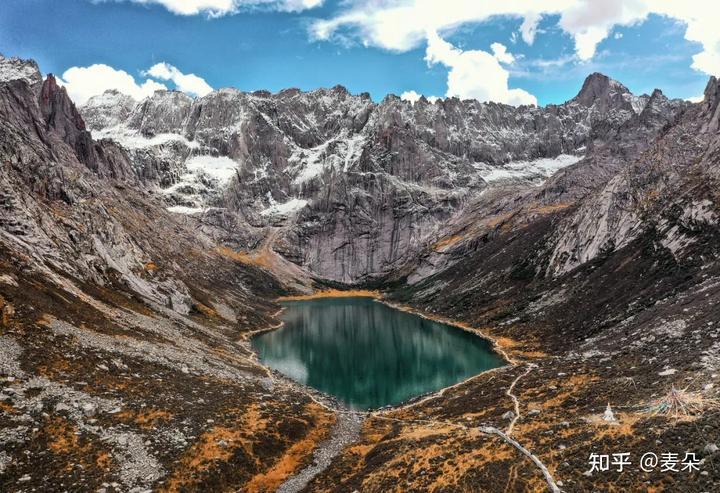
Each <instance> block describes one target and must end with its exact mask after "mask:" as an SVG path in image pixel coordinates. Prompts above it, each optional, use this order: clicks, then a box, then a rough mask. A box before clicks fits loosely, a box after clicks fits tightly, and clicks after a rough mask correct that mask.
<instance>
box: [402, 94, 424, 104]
mask: <svg viewBox="0 0 720 493" xmlns="http://www.w3.org/2000/svg"><path fill="white" fill-rule="evenodd" d="M421 97H422V94H418V93H417V92H415V91H405V92H403V93H402V94H401V95H400V99H402V100H403V101H410V102H411V103H414V102H416V101H417V100H418V99H420V98H421Z"/></svg>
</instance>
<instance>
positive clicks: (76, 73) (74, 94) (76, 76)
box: [58, 63, 167, 105]
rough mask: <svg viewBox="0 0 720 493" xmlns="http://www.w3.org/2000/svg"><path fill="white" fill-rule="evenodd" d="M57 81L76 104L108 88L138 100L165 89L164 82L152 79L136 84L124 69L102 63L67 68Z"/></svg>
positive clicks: (84, 101) (81, 103)
mask: <svg viewBox="0 0 720 493" xmlns="http://www.w3.org/2000/svg"><path fill="white" fill-rule="evenodd" d="M58 83H59V84H60V85H62V86H64V87H65V89H66V90H67V92H68V95H69V96H70V98H71V99H72V100H73V101H74V102H75V104H77V105H83V104H85V103H86V102H87V100H88V99H90V98H91V97H93V96H96V95H98V94H102V93H103V92H105V91H106V90H108V89H116V90H118V91H120V92H122V93H123V94H127V95H129V96H132V97H133V98H135V99H138V100H139V99H143V98H145V97H147V96H150V95H151V94H152V93H153V92H155V91H156V90H158V89H167V87H166V86H165V85H164V84H161V83H160V82H156V81H154V80H146V81H144V82H142V83H140V84H138V83H137V82H135V78H134V77H133V76H132V75H130V74H128V73H127V72H125V71H124V70H116V69H114V68H112V67H110V66H109V65H105V64H102V63H98V64H95V65H90V66H89V67H72V68H69V69H67V70H66V71H65V73H63V74H62V77H59V78H58Z"/></svg>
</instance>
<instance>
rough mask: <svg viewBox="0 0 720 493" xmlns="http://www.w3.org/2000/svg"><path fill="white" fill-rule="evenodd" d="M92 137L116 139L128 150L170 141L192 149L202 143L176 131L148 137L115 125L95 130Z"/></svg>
mask: <svg viewBox="0 0 720 493" xmlns="http://www.w3.org/2000/svg"><path fill="white" fill-rule="evenodd" d="M92 137H93V139H95V140H100V139H110V140H114V141H115V142H117V143H118V144H120V145H121V146H123V147H124V148H125V149H127V150H134V149H146V148H149V147H156V146H161V145H163V144H167V143H168V142H181V143H183V144H185V145H186V146H187V147H188V148H190V149H198V148H199V147H200V144H198V143H197V142H194V141H191V140H188V139H187V138H186V137H185V136H184V135H180V134H176V133H161V134H157V135H153V136H152V137H146V136H144V135H142V134H141V133H140V132H137V131H135V130H130V129H128V128H127V127H125V126H115V127H109V128H103V129H102V130H93V131H92Z"/></svg>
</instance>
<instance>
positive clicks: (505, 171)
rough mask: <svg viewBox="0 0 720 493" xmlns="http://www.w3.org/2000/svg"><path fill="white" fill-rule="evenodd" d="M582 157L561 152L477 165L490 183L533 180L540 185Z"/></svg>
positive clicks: (484, 178) (482, 175)
mask: <svg viewBox="0 0 720 493" xmlns="http://www.w3.org/2000/svg"><path fill="white" fill-rule="evenodd" d="M581 159H582V156H574V155H572V154H560V155H559V156H557V157H554V158H542V159H536V160H533V161H511V162H509V163H507V164H505V165H504V166H501V167H500V166H490V165H487V164H485V163H476V164H475V167H476V168H477V169H478V170H479V171H480V176H481V177H482V179H483V180H485V181H486V182H488V183H490V184H493V183H498V182H512V181H532V182H537V184H538V185H539V184H541V183H542V182H543V181H545V179H546V178H549V177H551V176H552V175H553V174H555V172H557V171H558V170H561V169H562V168H565V167H567V166H570V165H571V164H575V163H577V162H578V161H580V160H581Z"/></svg>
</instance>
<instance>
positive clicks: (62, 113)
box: [39, 74, 85, 142]
mask: <svg viewBox="0 0 720 493" xmlns="http://www.w3.org/2000/svg"><path fill="white" fill-rule="evenodd" d="M39 106H40V111H41V112H42V115H43V118H44V119H45V122H46V123H47V125H48V126H49V127H51V128H54V129H55V130H56V131H57V132H59V133H60V135H61V136H62V137H63V140H65V141H66V142H67V141H68V138H70V139H73V140H74V136H75V135H76V134H77V133H78V132H82V131H84V130H85V121H84V120H83V119H82V117H81V116H80V113H79V112H78V110H77V108H75V104H74V103H73V102H72V100H71V99H70V97H69V96H68V95H67V91H65V88H64V87H61V86H60V85H58V83H57V80H56V79H55V76H54V75H53V74H48V76H47V78H46V79H45V81H44V82H43V84H42V88H41V89H40V98H39Z"/></svg>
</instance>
